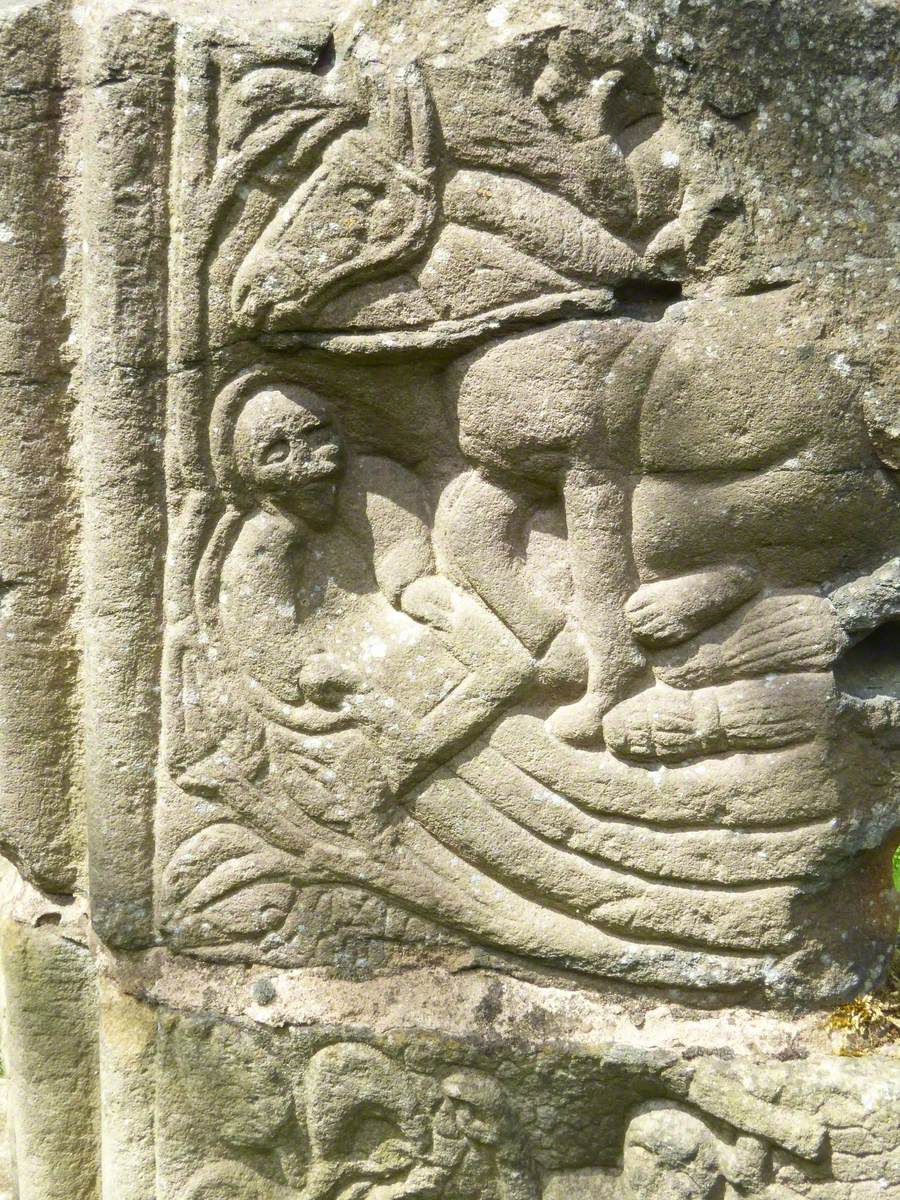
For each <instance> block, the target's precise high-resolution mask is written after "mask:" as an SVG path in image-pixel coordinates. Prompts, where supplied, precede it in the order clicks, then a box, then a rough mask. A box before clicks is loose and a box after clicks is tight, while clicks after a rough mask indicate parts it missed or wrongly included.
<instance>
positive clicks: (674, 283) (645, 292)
mask: <svg viewBox="0 0 900 1200" xmlns="http://www.w3.org/2000/svg"><path fill="white" fill-rule="evenodd" d="M681 293H682V288H681V283H680V282H679V281H678V280H677V279H657V280H654V281H652V282H648V281H646V280H639V279H626V280H625V282H624V283H620V284H619V286H618V287H617V288H614V289H613V295H614V296H615V298H616V300H617V301H618V302H619V304H672V303H674V302H675V301H676V300H680V299H681Z"/></svg>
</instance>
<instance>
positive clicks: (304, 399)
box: [234, 385, 344, 525]
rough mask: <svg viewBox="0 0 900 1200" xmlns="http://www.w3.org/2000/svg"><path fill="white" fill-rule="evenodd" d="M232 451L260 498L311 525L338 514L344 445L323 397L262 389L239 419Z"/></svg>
mask: <svg viewBox="0 0 900 1200" xmlns="http://www.w3.org/2000/svg"><path fill="white" fill-rule="evenodd" d="M234 451H235V458H236V461H237V466H238V470H239V472H240V475H241V478H242V479H243V480H244V482H245V484H247V486H248V487H249V488H250V489H251V490H252V491H253V493H254V495H256V496H257V497H258V498H259V499H260V500H266V499H268V500H270V501H272V502H274V503H275V504H277V505H278V507H280V508H283V509H285V510H287V511H289V512H292V513H294V514H296V515H297V516H300V517H302V518H303V519H304V520H306V521H308V522H309V523H310V524H311V525H323V524H326V523H327V522H328V521H329V520H330V519H331V518H332V516H333V515H334V508H335V503H336V500H337V492H338V487H339V484H340V478H341V474H342V472H343V466H344V446H343V441H342V439H341V436H340V434H339V432H338V430H337V428H336V427H335V424H334V418H333V415H332V412H331V409H330V406H329V405H328V403H327V402H326V401H325V400H323V399H322V398H321V397H319V396H316V395H314V394H313V393H312V392H308V391H306V390H305V389H303V388H299V387H293V386H290V385H273V386H272V387H271V388H268V389H266V390H265V391H261V392H258V393H257V394H256V395H255V396H252V397H251V398H250V400H248V401H247V403H246V405H245V406H244V409H243V411H242V412H241V415H240V417H239V418H238V422H237V426H236V428H235V435H234Z"/></svg>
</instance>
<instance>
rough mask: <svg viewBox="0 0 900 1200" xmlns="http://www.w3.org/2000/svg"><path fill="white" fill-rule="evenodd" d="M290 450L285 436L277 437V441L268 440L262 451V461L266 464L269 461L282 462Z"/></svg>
mask: <svg viewBox="0 0 900 1200" xmlns="http://www.w3.org/2000/svg"><path fill="white" fill-rule="evenodd" d="M290 452H291V447H290V444H289V443H288V441H287V440H286V439H285V438H279V439H278V441H277V442H270V443H269V445H268V446H266V448H265V450H263V452H262V461H263V463H264V464H265V465H266V466H268V464H269V463H278V462H284V460H285V459H286V458H287V456H288V455H289V454H290Z"/></svg>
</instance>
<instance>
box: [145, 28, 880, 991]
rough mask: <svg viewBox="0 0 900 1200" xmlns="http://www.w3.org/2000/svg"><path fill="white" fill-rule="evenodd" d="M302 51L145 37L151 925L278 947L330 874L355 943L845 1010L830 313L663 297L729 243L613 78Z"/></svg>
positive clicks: (850, 384) (858, 973) (852, 470)
mask: <svg viewBox="0 0 900 1200" xmlns="http://www.w3.org/2000/svg"><path fill="white" fill-rule="evenodd" d="M282 50H283V48H282ZM324 54H325V50H324V49H323V50H322V52H321V54H320V55H319V57H317V58H314V60H312V61H307V62H298V63H296V64H293V65H292V64H290V63H287V62H286V61H285V55H284V53H280V57H279V59H278V63H277V65H276V63H275V62H274V60H273V59H272V57H271V54H269V53H267V52H266V51H265V50H263V49H262V48H256V49H255V51H254V52H253V53H251V54H249V55H248V54H247V53H244V52H243V51H242V52H241V53H239V54H238V53H236V52H234V51H233V50H230V49H222V48H210V47H209V46H208V45H204V44H198V45H193V46H192V47H191V48H190V51H188V50H186V49H182V55H183V56H184V57H185V58H186V59H190V62H192V63H193V64H194V68H193V69H194V73H195V76H196V79H195V86H196V88H197V89H199V90H197V91H196V94H194V93H192V96H191V99H190V101H188V100H185V101H183V102H182V103H181V104H180V106H179V108H178V109H177V111H176V135H175V139H176V140H175V159H174V169H175V173H176V181H177V180H179V179H180V180H182V181H183V183H182V186H183V187H184V188H190V191H191V197H192V200H191V204H190V205H189V206H187V205H185V206H184V207H183V208H182V209H179V211H178V223H179V232H180V241H179V243H178V254H177V260H176V269H175V272H174V279H175V290H174V293H173V296H172V299H171V302H170V303H171V306H172V313H173V326H174V336H175V340H176V344H177V345H179V346H180V347H181V348H182V353H183V354H184V355H185V356H186V361H187V359H188V358H189V357H193V356H196V355H201V356H203V357H204V359H205V361H206V363H207V365H206V366H205V367H203V368H196V367H189V368H188V367H186V369H185V371H184V372H183V373H181V374H179V375H178V376H176V377H174V378H173V380H172V385H171V388H170V397H169V404H170V408H171V417H170V428H171V430H172V431H173V435H172V441H173V445H172V454H171V455H170V462H169V496H170V522H171V523H170V530H171V536H170V551H169V559H168V568H167V577H168V586H167V597H168V598H167V617H168V632H167V649H166V657H165V667H164V672H163V689H164V696H165V704H166V718H165V730H164V737H165V744H166V761H167V764H168V770H169V773H170V777H171V781H172V783H173V784H174V789H166V791H165V794H164V797H163V802H162V807H161V815H160V817H159V818H158V829H159V830H160V832H161V840H160V854H161V858H160V861H159V864H158V871H159V874H158V879H159V899H158V911H159V914H160V920H161V928H162V930H163V933H164V935H165V936H166V937H167V938H169V939H171V941H172V942H173V944H175V945H177V946H179V947H180V948H182V949H185V950H189V951H191V952H194V953H201V954H207V955H211V956H212V957H222V956H225V957H228V958H235V957H238V958H245V959H251V960H252V959H261V960H263V961H269V962H272V963H277V964H280V965H296V964H300V963H302V962H309V961H314V960H316V955H317V954H318V953H319V951H313V950H311V948H310V944H309V938H308V936H307V930H308V927H309V922H310V919H311V913H312V912H313V911H314V910H315V908H316V906H318V905H321V904H322V903H325V904H328V903H329V901H328V899H327V896H328V895H330V894H333V892H334V890H335V889H336V890H337V892H338V893H339V894H341V895H343V896H345V897H346V898H347V902H348V904H349V905H350V907H351V908H353V909H355V910H356V912H357V914H359V916H358V917H356V918H353V920H354V921H356V922H357V923H358V924H359V925H361V926H362V927H366V928H368V929H369V930H370V932H369V933H368V934H366V935H365V936H368V937H370V939H371V940H372V942H373V943H378V942H383V940H384V938H385V937H387V938H388V939H390V936H391V935H390V934H388V933H387V932H386V929H387V926H392V927H393V928H394V929H395V930H400V929H401V928H402V927H404V926H405V925H406V923H407V922H408V921H409V920H410V918H411V919H412V921H413V925H412V926H410V927H409V928H410V929H414V930H415V932H414V934H413V937H414V940H415V941H417V942H418V941H421V939H424V941H425V942H430V943H433V944H441V943H442V942H446V940H447V939H448V938H449V939H450V941H451V942H452V941H459V940H462V941H463V942H470V943H474V944H476V945H481V946H485V947H488V948H493V949H495V950H498V951H501V952H512V953H513V954H515V955H519V956H523V957H524V958H525V959H527V960H530V961H532V962H534V963H542V964H548V965H552V966H557V967H560V966H561V967H564V968H566V969H574V970H576V971H578V972H584V973H587V974H589V975H594V976H606V977H610V978H614V979H619V980H623V981H627V982H629V983H639V984H654V985H667V986H677V987H683V988H691V989H698V988H699V989H701V990H704V991H708V992H710V993H712V994H716V993H719V994H733V993H735V992H737V993H738V994H742V995H746V996H748V997H753V998H755V999H758V1000H759V999H761V1000H764V1001H765V1002H768V1003H784V1002H786V1001H787V1000H788V998H789V997H790V998H792V999H796V998H797V997H799V996H801V995H804V996H807V997H808V998H810V999H831V998H838V997H841V996H843V995H848V994H850V993H852V992H854V991H856V990H858V989H859V987H860V986H861V985H863V984H864V982H865V980H866V979H867V978H869V977H870V976H871V977H873V978H874V977H875V976H876V975H877V973H878V972H879V971H880V970H881V968H882V964H883V961H884V953H885V949H886V946H887V945H888V944H889V942H890V940H891V936H892V925H891V922H892V916H891V912H890V908H889V906H888V907H885V906H884V905H883V904H882V905H881V916H876V915H875V910H874V909H873V913H872V916H871V917H868V916H867V918H866V921H867V924H866V926H865V927H860V928H859V929H858V931H857V933H856V934H855V935H854V946H853V950H852V953H848V949H849V947H848V945H847V941H846V938H844V939H843V942H842V941H841V938H842V934H843V932H844V930H842V929H840V928H837V927H836V926H835V923H834V920H833V918H834V913H835V911H845V909H846V906H848V905H850V904H853V905H856V903H857V898H858V892H859V888H860V887H861V886H865V885H864V884H862V883H861V880H863V879H864V878H869V879H871V878H872V877H873V868H872V867H871V866H870V859H871V855H872V853H873V852H875V851H876V849H877V847H878V846H879V845H881V844H882V843H883V842H884V839H885V838H886V837H887V836H888V835H889V832H890V829H891V828H892V827H893V826H894V825H895V823H896V809H895V807H894V805H893V804H892V801H891V794H892V787H893V786H894V783H893V774H892V768H891V761H892V759H891V751H892V747H893V746H894V745H895V744H896V733H895V730H896V712H897V698H896V696H895V695H894V694H893V692H891V691H890V690H889V689H888V691H887V694H885V691H884V690H882V689H877V695H876V694H870V693H868V692H866V690H865V686H863V688H862V690H860V688H859V687H858V686H856V685H854V684H853V683H852V682H850V681H849V676H848V672H850V673H852V671H853V669H854V668H853V667H852V666H850V665H849V664H851V663H852V662H854V661H856V659H857V658H858V652H856V651H855V650H854V646H855V645H856V644H857V643H858V642H860V641H861V640H862V639H863V638H865V637H866V635H870V634H871V631H872V629H876V628H877V629H885V630H889V629H890V628H892V627H891V625H890V621H891V620H892V619H893V617H894V616H895V615H896V611H897V603H898V601H897V598H896V588H895V586H894V584H893V583H892V582H891V581H892V580H893V579H894V576H895V574H896V567H895V565H894V566H892V565H891V564H892V562H893V559H892V555H893V553H894V550H895V549H896V544H897V533H898V529H900V521H898V518H900V507H898V500H897V491H896V483H895V477H894V474H893V467H892V466H891V457H890V452H889V451H886V449H885V440H884V438H883V437H881V438H879V437H878V436H874V437H873V436H872V428H871V426H872V421H871V413H870V410H871V407H872V406H871V401H868V402H867V401H866V400H865V398H864V397H862V396H861V395H860V390H859V387H858V385H857V384H856V383H855V382H854V381H852V380H850V379H848V378H847V376H846V375H845V374H842V373H841V372H840V371H836V370H835V369H834V368H833V364H832V362H831V361H830V360H829V357H828V353H827V341H826V342H825V343H823V321H824V318H823V317H822V316H821V315H819V314H817V312H816V311H815V309H814V308H813V307H810V306H809V304H808V302H807V301H806V299H805V296H804V292H803V289H802V288H796V287H794V288H785V289H780V290H778V289H776V290H775V291H772V292H771V293H767V294H761V295H742V296H735V297H730V296H728V295H727V294H726V295H723V296H721V297H720V298H714V297H711V296H709V295H708V294H701V295H698V297H697V298H696V299H693V300H690V301H677V297H678V295H679V294H680V292H681V290H682V289H683V288H686V287H687V285H688V284H689V283H692V284H693V285H694V286H695V287H696V281H698V280H704V281H706V283H705V284H704V286H705V287H707V290H708V289H709V286H710V281H712V282H715V281H716V280H719V281H720V283H721V285H722V286H721V288H720V290H724V291H725V292H726V293H727V291H728V275H727V270H728V261H729V259H728V255H729V253H734V252H735V248H736V247H740V245H741V240H742V239H745V238H746V236H747V231H746V228H745V222H744V221H743V218H742V216H741V213H742V204H741V200H740V197H738V196H733V195H732V196H730V198H729V197H726V196H725V195H724V194H723V192H722V190H721V188H716V187H715V186H714V185H713V184H712V183H710V182H709V180H708V175H709V172H708V170H706V169H705V168H704V165H703V163H702V161H699V162H695V161H692V159H691V158H690V157H689V156H686V155H685V154H684V153H683V151H682V145H681V140H680V136H679V133H678V130H677V128H676V127H675V125H674V124H673V123H672V122H671V120H670V119H669V118H667V117H666V115H665V105H664V101H663V97H662V94H661V91H660V86H659V82H658V78H657V72H656V71H655V69H654V67H653V65H652V62H651V61H650V60H648V59H647V58H643V57H641V56H638V55H635V53H634V52H633V51H629V50H626V49H623V48H622V47H618V48H615V47H613V46H607V47H606V48H605V49H603V50H602V51H601V50H599V49H598V48H597V47H596V46H593V47H592V46H591V45H590V44H589V41H588V40H586V39H585V38H584V37H583V36H582V35H581V34H579V33H577V32H575V31H569V32H558V31H556V32H554V31H545V32H544V33H543V34H542V35H541V36H540V37H536V38H533V39H524V40H522V41H521V42H516V41H512V42H510V43H509V44H508V45H506V46H505V48H504V50H503V51H502V53H499V52H498V54H497V55H496V56H495V59H494V60H490V61H491V70H494V71H496V75H495V76H492V79H491V81H490V82H489V80H488V75H487V72H488V70H489V68H488V66H487V64H486V63H479V64H476V65H474V66H470V67H461V66H459V67H455V68H454V69H453V70H447V71H444V70H442V69H441V68H439V67H434V66H433V65H432V66H427V65H426V64H422V63H417V62H416V61H410V62H409V63H407V64H406V65H404V66H402V67H398V68H397V69H395V70H391V71H383V70H380V69H376V68H373V67H372V65H371V64H368V65H367V64H366V63H365V62H364V61H363V60H362V59H361V58H360V56H359V55H353V54H351V55H349V56H347V57H346V58H345V59H343V60H342V61H341V62H339V63H338V64H337V65H335V66H332V65H331V64H330V61H329V60H327V56H326V57H325V58H323V57H322V55H324ZM198 55H199V56H200V60H201V61H203V62H205V63H206V64H207V66H206V67H205V68H204V69H203V70H202V71H198V67H197V56H198ZM461 72H462V74H461ZM463 76H464V78H463ZM501 85H502V86H501ZM461 87H465V88H466V89H470V90H471V91H472V92H473V94H474V95H477V96H478V97H479V98H480V100H484V103H485V105H486V107H485V109H484V111H482V110H481V109H480V108H479V106H478V105H475V104H473V105H472V106H471V107H470V110H469V111H468V112H467V115H466V119H465V120H463V119H462V117H461V115H460V113H459V111H458V108H455V107H454V105H453V103H452V96H453V95H454V94H456V92H457V91H458V89H460V88H461ZM498 89H500V91H502V90H503V89H507V91H506V94H507V97H508V98H510V104H511V107H510V110H509V111H508V112H507V111H503V112H500V111H499V110H497V111H495V110H494V108H493V107H492V105H493V106H496V105H497V104H498V101H497V99H496V96H497V94H499V92H498ZM491 95H493V96H494V99H493V100H491V99H489V96H491ZM511 97H514V98H515V100H514V103H513V101H512V99H511ZM504 103H505V102H504ZM211 114H215V120H214V121H213V119H212V116H211ZM488 119H490V120H491V121H493V122H495V128H494V133H493V134H492V135H491V136H490V137H489V136H488V135H487V133H486V130H485V128H483V127H482V126H481V125H480V124H479V122H480V121H482V120H484V121H487V120H488ZM179 130H180V131H181V132H180V135H179ZM695 157H696V151H695ZM695 177H696V178H695ZM698 180H704V182H703V183H702V184H701V183H700V182H698ZM201 298H202V302H201ZM820 343H823V344H820ZM867 417H868V418H869V424H868V425H867ZM835 478H839V479H840V481H841V482H840V487H839V488H837V489H836V488H835V487H834V480H835ZM892 572H893V574H892ZM848 597H852V599H848ZM859 606H861V607H862V608H863V609H865V611H866V612H868V613H869V617H868V618H867V619H866V620H865V621H863V622H862V624H861V623H860V622H859V620H857V619H856V618H855V617H853V616H852V615H850V612H851V610H853V611H856V609H857V607H859ZM863 762H865V763H866V767H865V770H864V771H862V772H860V764H862V763H863ZM851 777H852V778H853V780H854V782H853V785H852V786H850V785H849V779H850V778H851ZM198 800H201V801H202V803H200V804H198ZM198 814H203V816H202V819H200V820H199V821H198V820H197V816H198ZM875 871H876V873H877V868H876V869H875ZM475 881H477V883H475ZM473 883H475V886H473ZM423 922H424V924H423ZM404 937H405V934H404V933H400V934H399V940H400V941H401V943H402V942H403V940H404ZM323 953H324V954H325V957H326V958H327V957H328V952H327V951H324V952H323ZM365 956H366V955H364V957H365Z"/></svg>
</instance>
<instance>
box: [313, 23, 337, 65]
mask: <svg viewBox="0 0 900 1200" xmlns="http://www.w3.org/2000/svg"><path fill="white" fill-rule="evenodd" d="M336 58H337V53H336V51H335V45H334V37H333V36H332V35H331V34H330V33H329V35H328V40H327V41H326V43H325V45H324V46H323V47H322V50H321V53H320V54H319V58H318V61H317V62H316V65H315V66H314V67H313V74H315V75H327V74H328V72H329V71H330V70H331V69H332V67H333V66H334V64H335V60H336Z"/></svg>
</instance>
